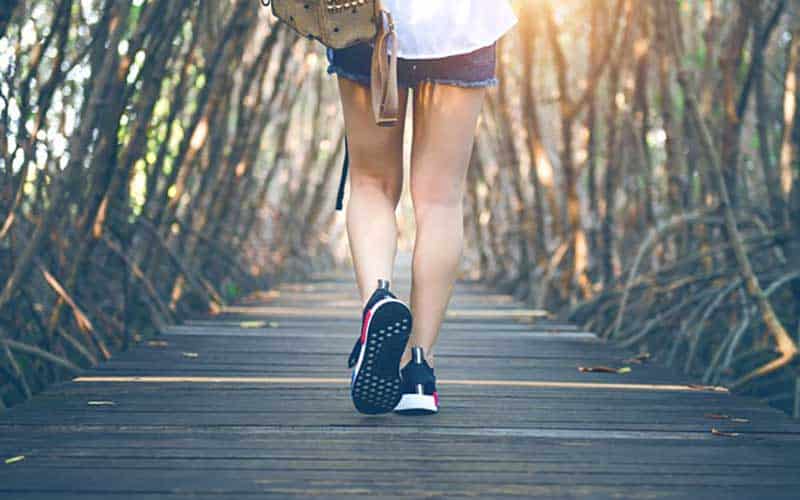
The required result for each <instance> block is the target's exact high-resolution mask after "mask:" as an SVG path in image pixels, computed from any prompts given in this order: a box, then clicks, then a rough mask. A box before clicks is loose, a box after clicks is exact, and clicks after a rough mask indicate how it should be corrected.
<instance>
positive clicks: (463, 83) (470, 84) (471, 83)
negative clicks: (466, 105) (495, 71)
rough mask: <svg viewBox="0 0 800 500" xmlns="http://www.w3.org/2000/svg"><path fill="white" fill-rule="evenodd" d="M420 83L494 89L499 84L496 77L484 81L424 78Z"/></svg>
mask: <svg viewBox="0 0 800 500" xmlns="http://www.w3.org/2000/svg"><path fill="white" fill-rule="evenodd" d="M419 81H420V82H434V83H444V84H447V85H456V86H459V87H496V86H497V85H498V84H499V81H498V80H497V77H491V78H486V79H485V80H474V81H471V80H458V79H452V78H434V77H425V78H420V80H419Z"/></svg>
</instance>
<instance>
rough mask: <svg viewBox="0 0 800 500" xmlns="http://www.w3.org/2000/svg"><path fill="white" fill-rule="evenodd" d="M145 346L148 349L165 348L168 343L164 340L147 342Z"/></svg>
mask: <svg viewBox="0 0 800 500" xmlns="http://www.w3.org/2000/svg"><path fill="white" fill-rule="evenodd" d="M147 345H149V346H150V347H167V346H168V345H169V342H167V341H166V340H148V341H147Z"/></svg>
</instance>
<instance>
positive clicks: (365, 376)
mask: <svg viewBox="0 0 800 500" xmlns="http://www.w3.org/2000/svg"><path fill="white" fill-rule="evenodd" d="M367 314H368V318H367V323H366V325H365V326H364V330H363V333H362V335H364V336H365V339H364V342H362V344H361V351H360V352H359V355H358V362H357V363H356V365H355V366H354V367H353V374H352V377H351V379H350V396H351V398H352V400H353V404H354V405H355V407H356V409H357V410H358V411H360V412H361V413H367V414H371V415H374V414H378V413H387V412H390V411H392V410H393V409H394V408H395V406H397V403H398V402H399V401H400V398H401V396H402V393H401V392H400V357H401V356H402V355H403V351H404V350H405V347H406V344H407V343H408V337H409V335H410V333H411V311H410V310H409V309H408V306H406V305H405V304H404V303H403V302H402V301H400V300H398V299H394V298H391V297H387V298H385V299H382V300H380V301H379V302H378V303H377V304H375V305H374V306H373V307H372V309H370V310H369V311H368V312H367Z"/></svg>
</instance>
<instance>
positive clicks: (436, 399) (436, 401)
mask: <svg viewBox="0 0 800 500" xmlns="http://www.w3.org/2000/svg"><path fill="white" fill-rule="evenodd" d="M433 402H434V403H436V407H437V408H438V407H439V393H438V392H436V391H433Z"/></svg>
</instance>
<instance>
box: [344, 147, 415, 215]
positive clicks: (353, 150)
mask: <svg viewBox="0 0 800 500" xmlns="http://www.w3.org/2000/svg"><path fill="white" fill-rule="evenodd" d="M347 146H348V150H349V154H350V185H351V189H352V190H353V192H354V193H355V192H359V193H363V192H372V193H375V192H378V193H380V194H382V195H384V196H386V197H387V198H389V200H390V201H391V202H392V203H394V205H395V206H396V205H397V203H398V202H399V200H400V193H401V191H402V177H403V164H402V159H400V160H399V161H398V160H396V159H391V158H390V157H391V156H392V155H390V154H388V153H387V151H390V149H384V148H382V147H381V146H380V145H379V144H366V145H360V144H354V145H351V144H350V142H349V139H348V145H347Z"/></svg>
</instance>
